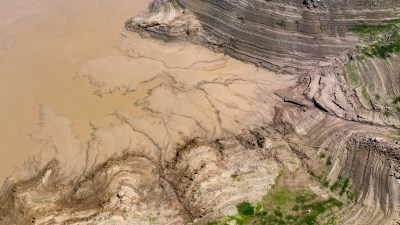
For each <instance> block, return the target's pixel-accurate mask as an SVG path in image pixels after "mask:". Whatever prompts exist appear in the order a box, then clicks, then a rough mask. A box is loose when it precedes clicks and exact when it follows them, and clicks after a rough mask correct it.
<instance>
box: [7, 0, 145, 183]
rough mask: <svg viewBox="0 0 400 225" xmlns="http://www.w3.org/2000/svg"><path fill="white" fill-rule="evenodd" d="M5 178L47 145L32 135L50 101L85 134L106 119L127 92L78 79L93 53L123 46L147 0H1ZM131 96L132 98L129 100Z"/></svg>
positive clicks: (109, 119) (124, 102)
mask: <svg viewBox="0 0 400 225" xmlns="http://www.w3.org/2000/svg"><path fill="white" fill-rule="evenodd" d="M0 5H1V6H0V21H1V22H0V102H1V104H0V124H1V127H0V154H1V158H0V183H1V184H2V183H3V181H4V179H5V177H6V176H7V175H8V174H10V173H11V172H12V171H13V170H14V168H15V166H16V165H19V164H21V163H22V162H24V161H25V160H26V159H27V158H28V157H29V155H32V154H34V153H37V152H38V151H40V149H41V145H40V144H38V143H37V142H35V141H34V140H32V138H31V135H30V134H32V133H33V132H35V131H37V129H38V127H39V125H38V121H39V117H40V115H39V107H40V105H45V106H48V107H51V108H52V109H54V110H55V111H57V112H58V113H60V114H62V115H65V116H67V117H68V118H70V119H71V120H72V122H73V125H72V130H73V131H74V132H75V133H76V134H78V136H79V137H80V138H81V139H83V140H85V139H88V138H89V136H90V130H91V127H90V125H89V121H90V123H92V124H93V125H96V126H107V125H108V124H110V123H112V122H115V120H116V119H115V118H114V117H112V116H107V114H109V113H112V112H113V110H115V108H118V107H119V108H124V106H129V105H130V104H131V101H129V100H128V99H129V96H126V95H121V94H115V95H108V96H105V97H103V98H100V97H99V96H96V95H93V94H92V93H93V92H94V90H95V89H96V88H95V87H93V86H91V85H90V84H89V83H88V81H87V80H86V79H73V78H74V77H75V74H76V72H77V69H78V64H79V63H80V62H82V61H83V60H85V59H87V58H90V57H98V56H103V55H110V54H117V53H119V52H120V50H119V47H120V43H121V42H120V40H121V34H120V31H122V30H123V26H124V23H125V21H126V20H127V19H128V18H129V17H131V16H132V15H135V14H137V13H140V12H142V11H145V10H146V9H147V5H148V1H146V0H134V1H132V0H116V1H114V0H113V1H109V0H100V1H98V0H96V1H94V0H89V1H79V0H56V1H49V0H18V1H14V0H3V1H1V3H0ZM128 101H129V104H128Z"/></svg>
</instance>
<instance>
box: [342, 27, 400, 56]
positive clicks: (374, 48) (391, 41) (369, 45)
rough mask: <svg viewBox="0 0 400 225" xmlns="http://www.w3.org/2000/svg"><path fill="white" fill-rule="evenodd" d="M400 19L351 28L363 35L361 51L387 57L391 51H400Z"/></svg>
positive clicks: (364, 53)
mask: <svg viewBox="0 0 400 225" xmlns="http://www.w3.org/2000/svg"><path fill="white" fill-rule="evenodd" d="M399 23H400V19H395V20H390V21H387V22H383V23H381V24H361V25H358V26H355V27H353V28H352V29H349V31H350V32H353V33H356V34H358V35H360V36H361V37H362V40H363V42H364V46H363V47H361V53H362V54H363V55H365V56H368V57H380V58H383V59H385V58H387V57H389V53H398V52H400V35H399V32H400V26H399Z"/></svg>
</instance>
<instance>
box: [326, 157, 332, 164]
mask: <svg viewBox="0 0 400 225" xmlns="http://www.w3.org/2000/svg"><path fill="white" fill-rule="evenodd" d="M331 165H332V157H331V156H329V157H328V159H327V160H326V166H331Z"/></svg>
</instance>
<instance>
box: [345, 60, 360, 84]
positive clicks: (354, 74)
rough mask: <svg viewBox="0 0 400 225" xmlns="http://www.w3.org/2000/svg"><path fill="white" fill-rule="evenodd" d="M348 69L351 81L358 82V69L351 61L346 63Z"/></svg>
mask: <svg viewBox="0 0 400 225" xmlns="http://www.w3.org/2000/svg"><path fill="white" fill-rule="evenodd" d="M346 71H347V73H346V74H347V76H348V77H349V79H350V81H351V82H352V83H353V84H358V81H359V78H358V75H357V70H356V69H355V68H354V67H353V65H352V64H351V62H349V63H347V64H346Z"/></svg>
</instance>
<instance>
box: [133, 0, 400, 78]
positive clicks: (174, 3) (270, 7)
mask: <svg viewBox="0 0 400 225" xmlns="http://www.w3.org/2000/svg"><path fill="white" fill-rule="evenodd" d="M310 4H311V6H310ZM399 6H400V3H399V2H397V1H361V0H360V1H343V2H342V1H315V2H314V1H312V2H311V1H294V0H293V1H258V0H254V1H249V0H243V1H231V0H223V1H213V0H205V1H195V0H171V1H154V2H153V3H152V5H150V8H151V10H150V13H151V14H150V15H149V16H145V17H143V18H141V17H139V18H135V19H132V20H130V21H128V22H127V24H126V27H127V29H128V30H138V31H140V32H146V33H147V34H150V35H152V36H154V37H158V38H163V39H165V40H174V39H175V40H176V39H177V40H182V39H186V38H188V39H191V40H192V41H194V42H197V43H201V44H203V45H205V46H208V47H211V48H213V49H214V50H217V51H220V52H223V53H226V54H228V55H230V56H233V57H235V58H238V59H241V60H244V61H247V62H252V63H254V64H257V65H259V66H262V67H266V68H268V69H272V70H274V71H280V72H294V71H298V70H302V69H306V68H308V69H309V68H312V67H314V68H315V66H318V65H321V64H324V63H328V64H329V63H331V59H332V58H333V57H338V56H340V55H343V54H346V52H347V51H348V50H349V49H350V48H352V47H354V41H355V40H354V39H352V38H349V37H347V35H346V32H347V30H348V29H349V28H350V27H352V26H354V25H356V24H358V23H359V22H361V21H364V22H373V21H381V20H387V19H390V18H393V17H395V16H398V15H399V12H400V11H399V10H400V9H398V8H396V7H399ZM161 14H162V15H164V16H160V15H161ZM157 15H158V16H157Z"/></svg>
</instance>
